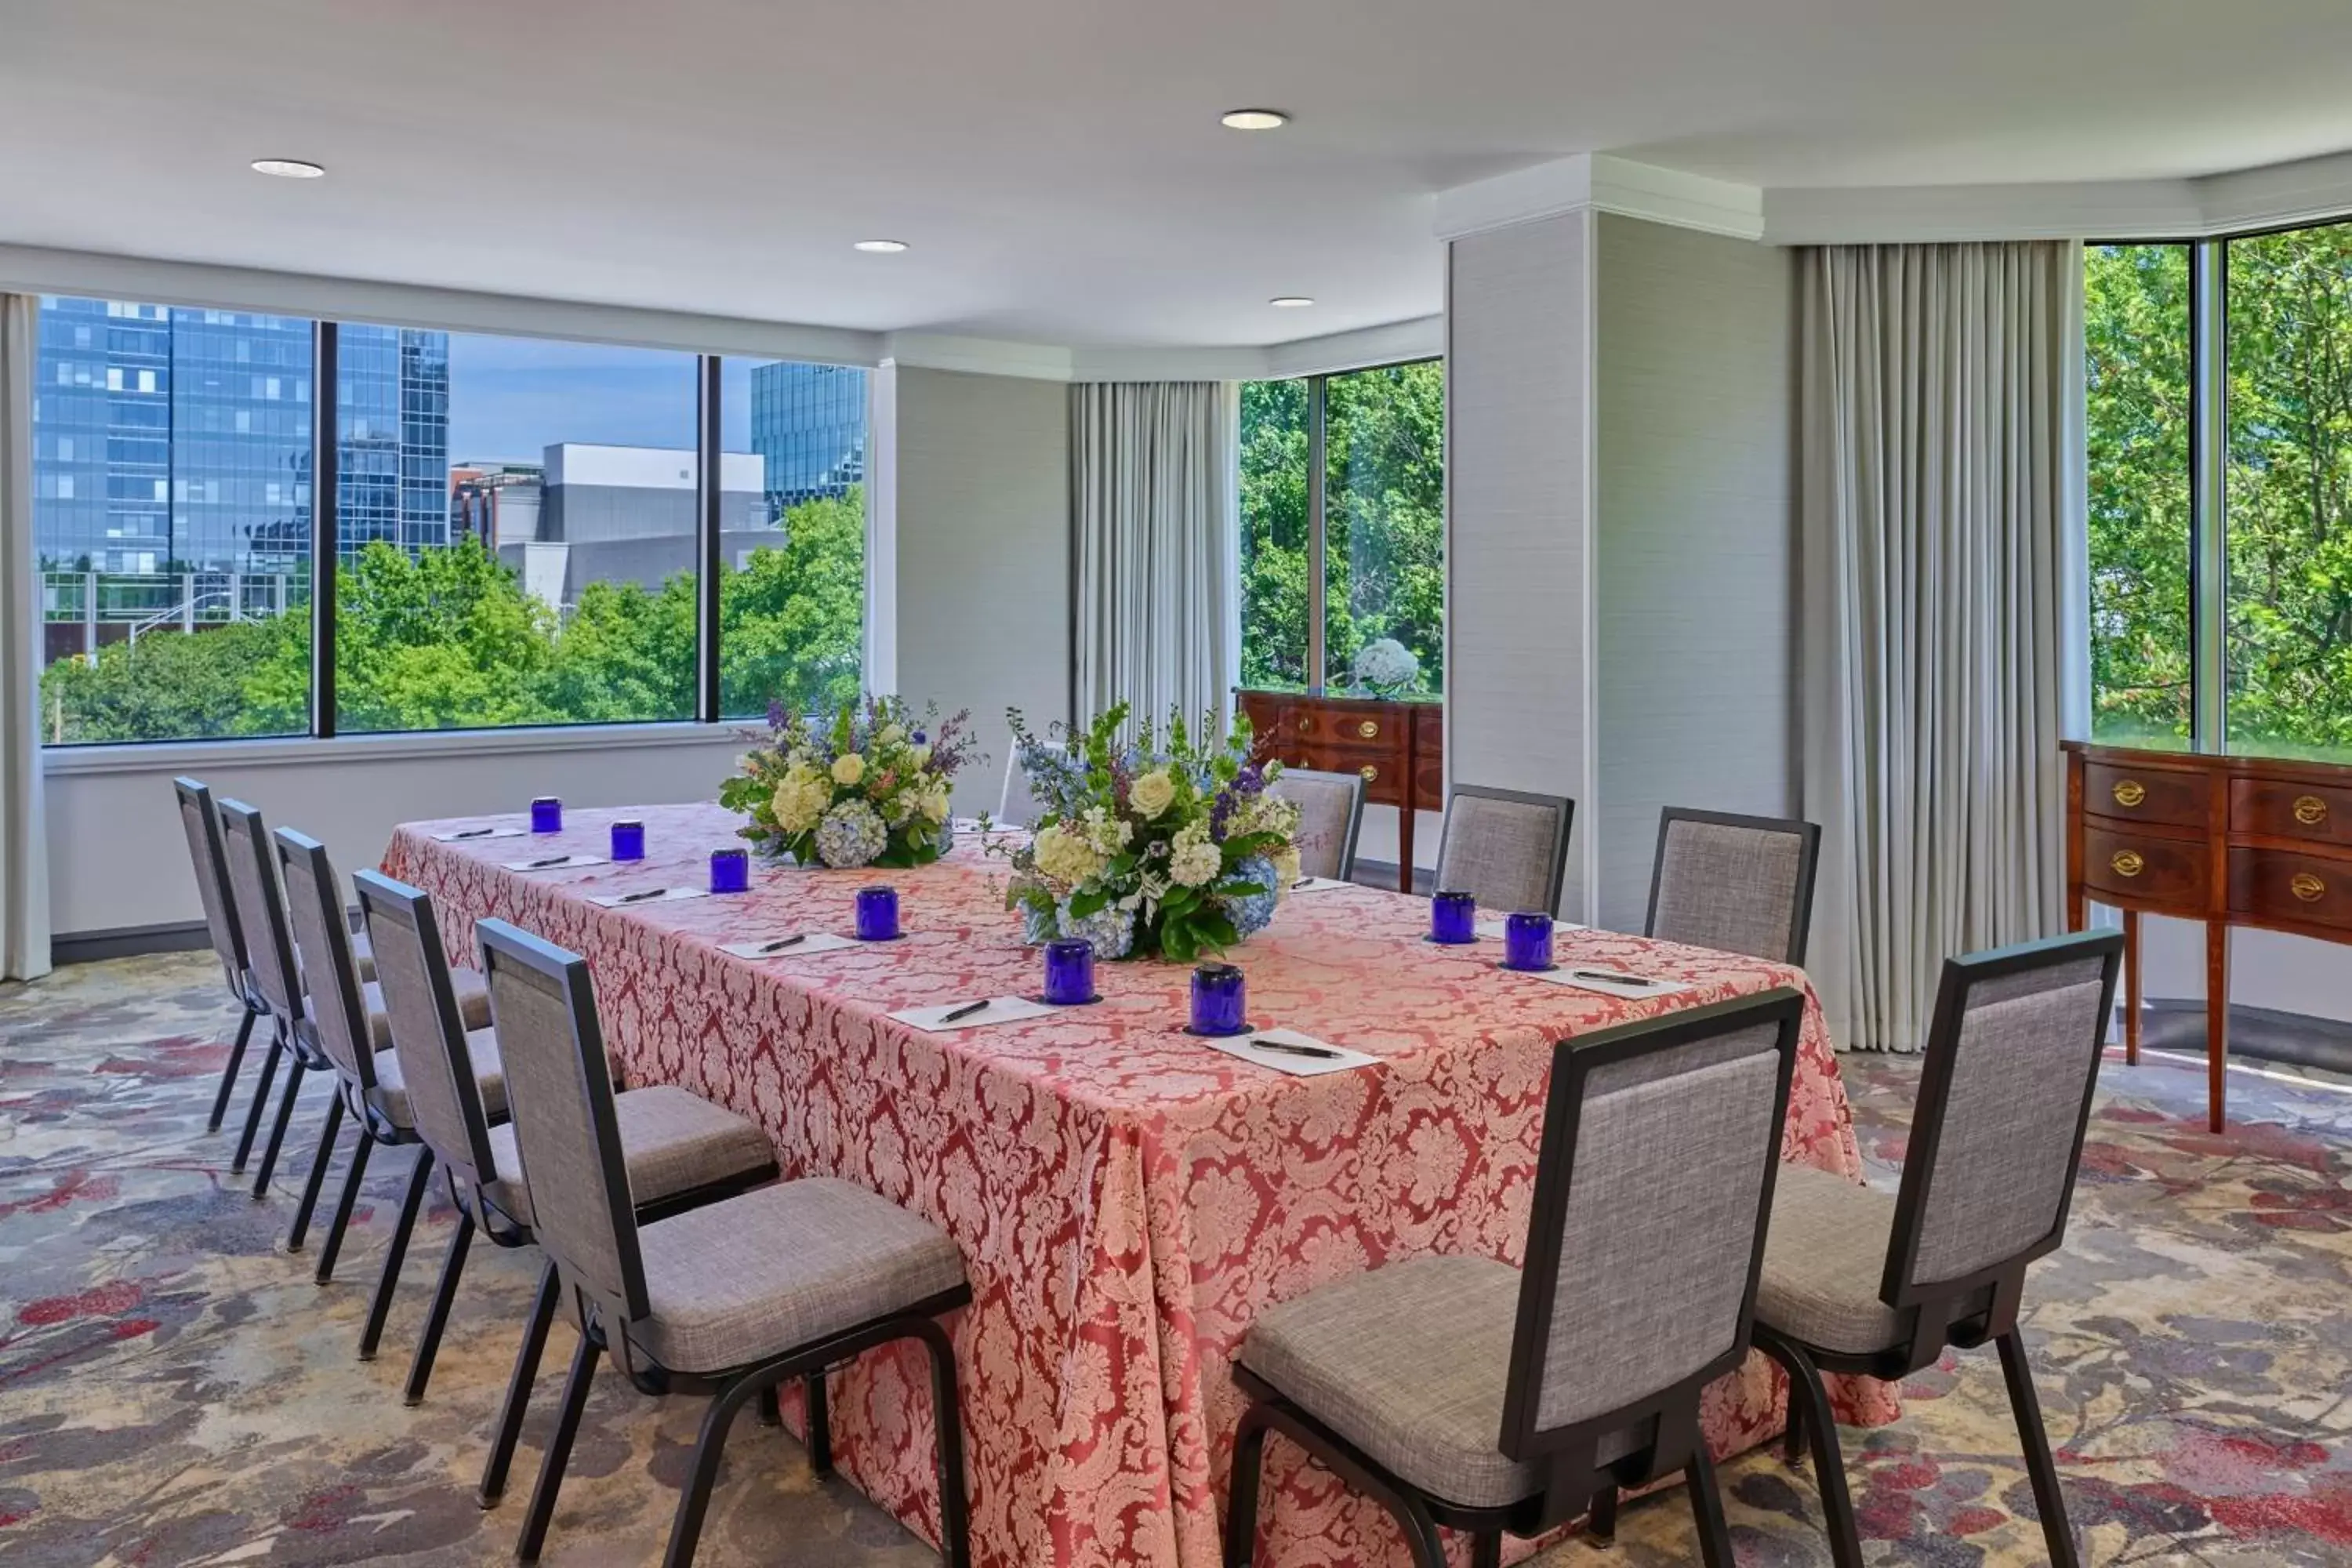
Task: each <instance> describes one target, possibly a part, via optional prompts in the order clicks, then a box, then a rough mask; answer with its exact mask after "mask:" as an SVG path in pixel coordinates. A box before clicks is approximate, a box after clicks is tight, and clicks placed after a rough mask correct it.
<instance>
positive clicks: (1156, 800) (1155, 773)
mask: <svg viewBox="0 0 2352 1568" xmlns="http://www.w3.org/2000/svg"><path fill="white" fill-rule="evenodd" d="M1127 804H1128V805H1131V806H1133V807H1135V811H1136V815H1137V816H1140V817H1142V818H1143V820H1144V821H1146V822H1149V821H1150V820H1151V819H1152V818H1153V817H1155V816H1159V815H1160V813H1161V812H1163V811H1166V810H1167V809H1168V808H1169V807H1170V806H1171V805H1175V804H1176V781H1175V780H1174V779H1171V778H1170V777H1169V776H1168V770H1167V769H1166V768H1154V769H1152V770H1151V771H1150V773H1145V774H1144V775H1143V776H1142V777H1141V778H1139V779H1137V780H1136V781H1135V782H1134V783H1133V784H1129V786H1128V790H1127Z"/></svg>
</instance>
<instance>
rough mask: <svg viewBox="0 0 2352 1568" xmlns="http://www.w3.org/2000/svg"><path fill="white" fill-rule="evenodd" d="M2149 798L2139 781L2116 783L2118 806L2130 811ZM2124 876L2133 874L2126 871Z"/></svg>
mask: <svg viewBox="0 0 2352 1568" xmlns="http://www.w3.org/2000/svg"><path fill="white" fill-rule="evenodd" d="M2146 799H2147V786H2146V785H2145V784H2141V783H2140V782H2139V780H2137V779H2118V780H2116V805H2120V806H2124V807H2126V809H2128V808H2129V807H2132V806H2135V805H2138V804H2139V803H2140V802H2141V801H2144V800H2146ZM2124 875H2125V876H2126V877H2128V876H2130V875H2131V873H2130V872H2128V871H2126V872H2125V873H2124Z"/></svg>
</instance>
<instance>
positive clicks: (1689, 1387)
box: [1225, 988, 1804, 1568]
mask: <svg viewBox="0 0 2352 1568" xmlns="http://www.w3.org/2000/svg"><path fill="white" fill-rule="evenodd" d="M1803 1016H1804V998H1803V996H1802V994H1800V993H1798V992H1796V991H1793V990H1790V989H1787V988H1781V989H1778V990H1773V991H1768V992H1765V993H1763V994H1760V995H1758V996H1753V997H1748V998H1744V999H1740V1000H1737V1001H1732V1002H1725V1003H1718V1004H1716V1005H1712V1006H1706V1007H1695V1008H1691V1009H1688V1010H1686V1011H1683V1012H1676V1013H1670V1014H1667V1015H1665V1016H1663V1017H1661V1018H1656V1019H1653V1020H1649V1021H1646V1022H1643V1023H1638V1024H1632V1025H1628V1026H1623V1027H1622V1028H1616V1029H1610V1030H1604V1031H1602V1032H1601V1033H1598V1034H1594V1035H1589V1036H1585V1037H1580V1038H1576V1039H1570V1040H1563V1041H1561V1042H1560V1043H1559V1045H1558V1046H1557V1047H1554V1049H1553V1053H1552V1069H1551V1087H1550V1091H1549V1099H1548V1100H1547V1103H1546V1105H1545V1109H1544V1128H1543V1142H1542V1147H1541V1152H1539V1154H1538V1159H1537V1165H1536V1177H1535V1188H1534V1193H1533V1198H1532V1205H1531V1213H1530V1215H1529V1217H1528V1241H1527V1253H1526V1257H1527V1266H1526V1268H1523V1269H1521V1268H1512V1267H1510V1266H1509V1265H1508V1264H1505V1263H1498V1262H1496V1261H1494V1260H1493V1259H1491V1258H1467V1257H1463V1258H1448V1257H1423V1258H1412V1259H1409V1260H1407V1261H1404V1262H1402V1263H1391V1264H1388V1265H1386V1266H1384V1267H1382V1268H1375V1269H1373V1270H1371V1271H1370V1272H1369V1273H1365V1274H1358V1275H1354V1276H1351V1277H1349V1278H1347V1279H1338V1280H1335V1281H1333V1282H1332V1283H1330V1284H1328V1285H1324V1286H1322V1287H1320V1288H1318V1289H1313V1290H1310V1291H1308V1292H1307V1293H1306V1294H1305V1295H1303V1296H1300V1297H1298V1298H1297V1299H1295V1300H1290V1301H1286V1302H1285V1303H1283V1304H1282V1305H1281V1306H1279V1307H1276V1308H1275V1309H1274V1310H1272V1311H1269V1312H1267V1313H1265V1315H1264V1316H1262V1317H1260V1318H1259V1319H1258V1320H1257V1321H1256V1322H1255V1323H1254V1324H1252V1325H1251V1326H1250V1330H1249V1332H1248V1334H1247V1336H1246V1337H1245V1338H1244V1340H1243V1342H1242V1348H1241V1354H1240V1357H1239V1359H1238V1360H1237V1361H1236V1362H1235V1363H1234V1381H1235V1382H1236V1383H1237V1384H1239V1385H1240V1387H1241V1389H1242V1392H1243V1393H1244V1394H1245V1395H1247V1397H1248V1398H1249V1401H1250V1403H1249V1405H1248V1406H1247V1408H1246V1409H1244V1412H1243V1415H1242V1419H1241V1426H1240V1428H1239V1431H1238V1434H1237V1435H1236V1436H1235V1438H1234V1471H1233V1479H1232V1486H1231V1489H1230V1493H1229V1496H1228V1504H1229V1508H1230V1510H1231V1511H1230V1513H1229V1515H1228V1517H1227V1521H1226V1527H1225V1563H1226V1565H1227V1568H1246V1564H1247V1563H1249V1561H1250V1557H1251V1554H1252V1553H1253V1552H1254V1551H1255V1545H1256V1538H1257V1492H1258V1469H1259V1466H1260V1464H1261V1462H1262V1460H1263V1458H1264V1450H1265V1435H1266V1433H1267V1432H1269V1431H1275V1432H1279V1433H1281V1434H1282V1435H1283V1436H1286V1437H1288V1438H1290V1439H1291V1440H1292V1441H1294V1442H1296V1443H1297V1444H1298V1445H1299V1446H1300V1447H1304V1448H1306V1449H1307V1452H1308V1453H1310V1454H1312V1455H1314V1456H1315V1458H1317V1459H1318V1460H1319V1461H1321V1462H1322V1464H1323V1465H1324V1466H1325V1467H1326V1468H1328V1469H1331V1470H1333V1471H1335V1472H1337V1473H1338V1474H1339V1476H1341V1477H1343V1478H1345V1479H1347V1480H1348V1481H1349V1482H1350V1483H1352V1484H1353V1485H1354V1486H1356V1487H1357V1488H1358V1489H1360V1490H1362V1491H1364V1492H1366V1493H1368V1494H1370V1496H1371V1497H1372V1499H1373V1500H1376V1501H1378V1502H1379V1503H1380V1504H1381V1506H1382V1507H1383V1508H1385V1509H1387V1510H1388V1511H1389V1512H1390V1513H1391V1515H1392V1516H1393V1517H1394V1518H1395V1519H1396V1521H1397V1522H1398V1524H1399V1525H1400V1526H1402V1529H1403V1532H1404V1537H1405V1541H1406V1542H1407V1544H1408V1546H1409V1548H1410V1550H1411V1553H1412V1561H1413V1563H1414V1564H1415V1568H1443V1565H1444V1563H1445V1561H1446V1559H1445V1552H1444V1544H1443V1542H1441V1541H1440V1539H1439V1536H1438V1530H1439V1527H1440V1526H1444V1527H1447V1528H1450V1529H1456V1530H1464V1531H1469V1532H1470V1537H1471V1556H1470V1561H1471V1563H1473V1564H1474V1565H1475V1568H1496V1564H1498V1563H1500V1562H1501V1561H1502V1544H1503V1536H1504V1535H1505V1534H1506V1533H1509V1534H1512V1535H1519V1536H1530V1535H1537V1534H1540V1533H1542V1532H1543V1531H1548V1530H1550V1529H1552V1528H1553V1527H1555V1526H1557V1525H1559V1524H1563V1523H1566V1522H1567V1521H1570V1520H1571V1519H1574V1518H1575V1517H1576V1516H1577V1515H1579V1514H1586V1515H1588V1517H1589V1518H1591V1520H1592V1521H1593V1523H1594V1526H1595V1529H1596V1532H1597V1533H1603V1534H1605V1533H1606V1532H1607V1531H1608V1529H1609V1528H1610V1526H1611V1524H1612V1521H1613V1520H1614V1517H1615V1509H1616V1498H1617V1492H1618V1489H1620V1488H1622V1487H1629V1486H1643V1485H1646V1484H1648V1483H1649V1482H1651V1481H1653V1480H1656V1479H1660V1478H1662V1477H1665V1476H1670V1475H1672V1474H1674V1473H1675V1471H1677V1470H1679V1471H1681V1472H1682V1473H1683V1475H1684V1478H1685V1486H1686V1489H1687V1490H1688V1492H1689V1496H1690V1501H1691V1509H1692V1511H1693V1513H1694V1514H1695V1515H1696V1519H1697V1522H1698V1537H1699V1547H1700V1552H1701V1554H1702V1556H1703V1558H1704V1560H1705V1562H1706V1563H1707V1564H1708V1568H1730V1564H1731V1562H1732V1556H1731V1541H1730V1536H1729V1532H1728V1531H1727V1526H1726V1524H1725V1521H1724V1516H1723V1502H1722V1499H1721V1498H1720V1496H1719V1495H1718V1494H1717V1490H1716V1484H1715V1470H1714V1465H1713V1461H1712V1460H1711V1458H1710V1457H1709V1456H1708V1453H1707V1448H1706V1436H1705V1434H1704V1433H1703V1432H1702V1431H1701V1430H1700V1427H1699V1396H1700V1394H1701V1393H1702V1392H1703V1391H1704V1390H1705V1389H1706V1385H1707V1384H1709V1383H1711V1382H1713V1381H1714V1380H1715V1379H1716V1378H1717V1377H1719V1376H1721V1375H1722V1374H1723V1373H1727V1372H1729V1371H1731V1370H1732V1369H1734V1368H1736V1367H1737V1366H1738V1364H1739V1363H1740V1362H1741V1361H1742V1360H1743V1359H1744V1358H1745V1357H1746V1355H1747V1353H1748V1321H1749V1313H1750V1311H1751V1310H1752V1308H1753V1306H1754V1303H1755V1299H1756V1289H1757V1272H1758V1268H1759V1264H1760V1262H1761V1260H1762V1257H1763V1250H1764V1222H1765V1219H1766V1216H1767V1215H1769V1213H1770V1212H1771V1207H1772V1189H1773V1184H1774V1178H1775V1176H1776V1174H1777V1173H1778V1172H1779V1168H1780V1131H1781V1124H1782V1122H1783V1121H1784V1120H1785V1119H1786V1116H1787V1111H1788V1103H1789V1079H1790V1070H1791V1068H1792V1067H1793V1066H1794V1064H1795V1061H1796V1054H1797V1037H1798V1032H1799V1027H1800V1025H1801V1020H1802V1018H1803Z"/></svg>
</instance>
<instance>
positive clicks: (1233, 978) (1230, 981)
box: [1192, 963, 1249, 1035]
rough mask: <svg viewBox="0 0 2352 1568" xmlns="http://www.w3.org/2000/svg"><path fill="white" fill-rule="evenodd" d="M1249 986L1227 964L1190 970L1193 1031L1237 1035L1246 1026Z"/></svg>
mask: <svg viewBox="0 0 2352 1568" xmlns="http://www.w3.org/2000/svg"><path fill="white" fill-rule="evenodd" d="M1248 1011H1249V984H1248V982H1247V981H1245V980H1244V978H1243V977H1242V972H1241V971H1240V970H1238V969H1236V968H1234V966H1233V965H1232V964H1230V963H1204V964H1202V965H1201V966H1200V967H1199V968H1198V969H1195V970H1194V971H1192V1032H1193V1033H1194V1034H1196V1035H1238V1034H1240V1033H1241V1032H1242V1031H1243V1030H1244V1029H1246V1028H1248V1027H1249V1019H1248V1017H1247V1014H1248Z"/></svg>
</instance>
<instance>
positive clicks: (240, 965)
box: [172, 773, 269, 1174]
mask: <svg viewBox="0 0 2352 1568" xmlns="http://www.w3.org/2000/svg"><path fill="white" fill-rule="evenodd" d="M172 789H173V793H174V794H175V795H177V796H178V797H179V802H180V809H181V811H182V813H183V816H182V818H181V820H182V823H183V825H184V824H185V822H186V817H185V815H184V814H185V813H186V812H187V811H189V810H191V809H193V810H194V812H195V814H196V816H197V819H198V820H199V821H200V822H201V823H202V825H203V826H202V833H203V843H202V845H201V846H199V845H197V844H195V843H191V844H190V845H189V846H188V849H189V852H190V854H189V858H190V859H191V860H192V861H193V862H194V871H195V874H196V879H197V880H198V881H199V882H200V883H201V882H203V881H204V880H205V879H210V880H211V882H212V886H213V907H214V908H215V909H217V910H219V911H220V929H219V930H217V931H213V932H212V933H211V935H212V939H213V953H214V955H215V957H217V958H218V959H219V960H220V962H221V973H222V976H223V978H225V979H226V981H227V982H228V994H229V995H230V997H231V998H232V999H233V1000H235V1001H236V1005H238V1006H239V1007H241V1008H242V1009H244V1016H242V1017H240V1018H239V1019H238V1020H237V1025H236V1044H234V1045H232V1046H231V1047H229V1050H228V1061H227V1063H226V1065H225V1066H224V1067H223V1068H221V1078H220V1089H219V1090H218V1092H216V1093H215V1095H214V1096H213V1110H212V1115H211V1116H210V1117H209V1118H208V1119H206V1121H205V1131H207V1132H217V1131H220V1126H221V1121H222V1119H223V1118H225V1117H226V1115H227V1114H228V1099H229V1094H230V1092H231V1091H232V1090H234V1089H236V1075H237V1071H238V1069H239V1068H243V1067H244V1065H245V1050H246V1047H247V1044H248V1043H250V1042H251V1040H252V1038H253V1026H254V1025H255V1024H257V1023H258V1022H259V1021H260V1020H261V1019H262V1018H264V1017H266V1016H268V1013H269V1007H268V1004H267V1003H266V1002H264V1001H262V1000H261V999H260V998H259V997H258V996H257V995H256V994H254V989H253V977H252V976H251V975H250V974H248V973H247V972H246V958H245V928H244V927H242V926H240V925H239V924H237V920H236V889H233V888H231V887H230V886H229V885H228V862H227V861H226V860H225V859H223V858H221V857H222V853H223V852H222V848H221V831H220V814H219V811H218V808H217V807H215V805H213V792H212V787H211V786H210V785H208V784H205V782H204V781H203V780H202V779H194V778H190V777H189V776H188V775H187V774H185V773H182V774H181V775H180V776H179V777H177V778H175V779H173V781H172ZM199 890H200V891H201V889H199ZM224 942H226V946H224V945H223V944H224ZM268 1097H269V1090H268V1088H267V1087H266V1086H265V1087H264V1088H263V1089H262V1091H261V1093H260V1094H259V1095H258V1096H257V1097H256V1098H255V1100H254V1105H255V1109H254V1110H253V1111H252V1112H251V1113H250V1114H249V1115H247V1118H246V1125H245V1135H244V1137H243V1139H242V1140H241V1141H240V1142H238V1144H237V1151H236V1160H235V1161H234V1162H233V1163H231V1164H230V1166H229V1170H230V1172H231V1173H233V1174H243V1173H244V1171H245V1162H246V1157H247V1154H248V1153H249V1152H251V1150H252V1147H253V1136H254V1131H255V1129H256V1128H257V1126H258V1125H259V1123H260V1120H261V1111H260V1109H259V1108H260V1105H261V1102H262V1101H263V1100H267V1099H268Z"/></svg>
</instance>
